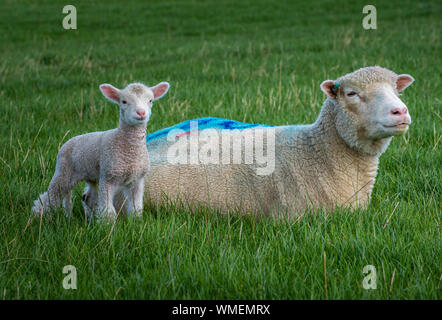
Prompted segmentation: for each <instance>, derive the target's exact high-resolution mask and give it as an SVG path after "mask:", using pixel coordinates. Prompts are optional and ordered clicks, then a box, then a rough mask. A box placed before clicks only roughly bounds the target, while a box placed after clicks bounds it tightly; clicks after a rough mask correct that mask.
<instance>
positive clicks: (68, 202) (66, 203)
mask: <svg viewBox="0 0 442 320" xmlns="http://www.w3.org/2000/svg"><path fill="white" fill-rule="evenodd" d="M63 207H64V210H65V212H66V218H69V217H70V215H71V212H72V189H71V190H69V191H68V193H67V194H66V195H65V196H64V198H63Z"/></svg>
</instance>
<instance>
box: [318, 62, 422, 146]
mask: <svg viewBox="0 0 442 320" xmlns="http://www.w3.org/2000/svg"><path fill="white" fill-rule="evenodd" d="M384 70H385V69H384ZM392 74H393V73H392ZM379 78H380V77H379ZM375 80H376V78H375ZM379 80H380V81H370V82H368V81H367V82H366V83H361V81H358V80H357V79H356V80H355V79H354V77H353V78H350V79H345V77H343V78H342V79H338V81H332V80H327V81H325V82H323V84H322V85H321V88H323V90H324V89H325V91H327V92H328V93H327V94H328V95H329V97H331V98H332V99H334V100H335V101H336V102H337V103H338V105H339V106H340V108H339V112H340V113H341V114H340V115H338V118H340V119H341V121H342V122H347V123H348V122H351V123H348V125H349V126H351V127H353V128H355V129H356V131H357V135H358V138H359V139H363V140H367V139H368V140H378V139H384V138H388V137H391V136H398V135H401V134H403V133H404V132H405V131H407V129H408V126H409V125H410V124H411V117H410V114H409V112H408V108H407V107H406V106H405V104H404V103H403V102H402V101H401V99H400V98H399V92H400V91H402V90H404V89H405V88H406V87H408V86H409V85H410V84H411V83H412V82H413V81H414V79H413V78H412V77H411V76H409V75H405V74H404V75H399V76H396V75H394V74H393V76H392V79H391V78H385V77H384V79H382V78H380V79H379ZM329 81H331V82H329ZM336 83H338V85H337V84H336ZM344 118H345V120H344V121H343V120H342V119H344Z"/></svg>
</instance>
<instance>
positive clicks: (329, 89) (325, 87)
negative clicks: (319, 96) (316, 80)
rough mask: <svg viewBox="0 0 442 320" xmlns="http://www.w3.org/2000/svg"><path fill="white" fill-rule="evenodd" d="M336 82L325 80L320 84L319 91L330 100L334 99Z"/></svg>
mask: <svg viewBox="0 0 442 320" xmlns="http://www.w3.org/2000/svg"><path fill="white" fill-rule="evenodd" d="M335 85H336V82H335V81H333V80H325V81H324V82H323V83H321V90H322V91H323V92H324V93H325V94H326V95H327V96H329V97H330V98H332V99H335V98H336V87H335Z"/></svg>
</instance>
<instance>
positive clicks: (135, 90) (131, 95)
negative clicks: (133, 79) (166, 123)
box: [100, 82, 169, 125]
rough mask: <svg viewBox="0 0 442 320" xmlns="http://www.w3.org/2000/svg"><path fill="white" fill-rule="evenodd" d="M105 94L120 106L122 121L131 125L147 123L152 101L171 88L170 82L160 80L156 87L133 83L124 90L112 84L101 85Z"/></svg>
mask: <svg viewBox="0 0 442 320" xmlns="http://www.w3.org/2000/svg"><path fill="white" fill-rule="evenodd" d="M100 90H101V92H102V93H103V95H104V96H105V97H106V98H107V99H108V100H110V101H112V102H114V103H116V104H118V105H119V106H120V118H121V121H124V122H125V123H127V124H129V125H146V123H147V122H148V121H149V119H150V115H151V108H152V103H153V102H154V101H155V100H158V99H160V98H162V97H163V96H164V95H165V94H166V93H167V90H169V83H167V82H160V83H159V84H157V85H156V86H154V87H148V86H146V85H144V84H142V83H131V84H129V85H128V86H127V87H126V88H124V89H123V90H120V89H117V88H115V87H114V86H112V85H110V84H102V85H100Z"/></svg>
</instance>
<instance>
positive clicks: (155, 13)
mask: <svg viewBox="0 0 442 320" xmlns="http://www.w3.org/2000/svg"><path fill="white" fill-rule="evenodd" d="M55 2H57V3H55ZM149 2H151V3H149ZM75 3H77V2H75ZM370 3H371V4H374V5H375V6H376V8H377V14H378V17H377V23H378V28H377V30H368V31H367V30H364V29H363V28H362V25H361V23H362V18H363V16H364V15H363V14H362V7H363V6H364V5H365V4H367V3H363V2H360V3H352V4H350V3H348V1H340V0H331V1H308V2H306V3H296V2H295V1H278V2H272V3H269V2H266V1H260V0H250V1H233V0H232V1H177V0H176V1H101V2H98V1H82V2H79V3H78V4H76V7H77V14H78V29H77V30H69V31H67V30H64V29H63V28H62V26H61V22H62V18H63V14H62V7H63V6H64V5H66V4H68V2H65V1H64V2H63V1H53V0H51V1H38V2H35V1H12V0H10V1H3V4H2V9H1V10H0V38H1V41H0V43H1V44H0V49H1V50H0V101H1V102H0V122H1V126H0V163H1V169H0V170H1V173H0V186H1V193H0V297H1V298H3V299H77V298H81V299H96V298H102V299H114V298H116V299H132V298H143V299H175V298H180V299H261V298H263V299H326V298H328V299H441V297H442V295H441V290H440V281H441V273H442V272H441V235H440V228H441V225H440V214H441V192H442V189H441V178H442V177H441V166H442V156H441V144H442V142H441V132H440V128H441V120H442V119H441V92H442V90H441V85H442V84H441V74H442V72H441V71H442V70H441V66H442V61H441V54H440V53H441V47H440V34H441V31H442V19H441V18H442V14H441V13H442V8H441V4H440V3H439V4H438V3H437V2H436V1H434V2H433V1H432V2H428V3H420V2H418V1H388V2H386V1H382V2H381V1H374V2H370ZM369 65H381V66H384V67H387V68H389V69H392V70H394V71H396V72H397V73H409V74H411V75H412V76H414V77H415V79H416V81H415V83H414V84H413V85H412V87H410V88H409V89H407V90H406V92H405V93H404V94H403V96H402V98H403V100H404V102H405V103H406V104H407V105H408V107H409V110H410V113H411V116H412V119H413V124H412V126H411V128H410V130H409V132H408V133H407V134H406V135H405V136H403V137H399V138H395V139H394V140H393V142H392V144H391V145H390V147H389V149H388V150H387V151H386V152H385V154H384V155H383V156H382V157H381V163H380V168H379V172H378V179H377V182H376V185H375V189H374V191H373V195H372V202H371V204H370V206H369V208H368V209H367V210H356V211H347V210H340V211H337V212H335V213H333V214H331V215H326V214H325V213H322V212H313V213H308V214H306V215H305V217H304V218H302V219H300V220H294V221H290V222H287V221H286V222H275V221H272V220H266V219H261V220H258V221H255V220H253V219H250V218H247V217H235V216H223V215H220V214H217V213H216V212H210V211H207V210H204V209H195V210H194V212H188V211H186V210H183V209H180V208H176V209H171V210H166V209H164V208H159V209H155V208H149V207H146V208H145V210H144V214H143V217H142V218H140V219H138V220H135V221H126V220H121V221H118V222H117V223H115V224H114V225H100V224H96V223H92V224H88V223H86V222H85V219H84V217H83V212H82V207H81V203H80V195H81V186H79V187H77V188H76V189H75V192H74V212H73V218H72V219H71V220H67V219H65V218H64V215H63V214H62V212H59V214H56V215H54V217H53V218H52V219H47V220H42V221H40V220H38V219H37V220H33V221H32V223H31V224H30V225H27V222H28V217H29V215H30V208H31V205H32V201H33V200H34V199H35V198H36V197H37V196H38V194H39V193H40V192H42V191H44V190H46V189H47V186H48V184H49V181H50V179H51V177H52V174H53V172H54V168H55V159H56V154H57V151H58V148H59V147H60V145H61V144H62V143H63V142H65V141H67V140H68V139H69V138H71V137H73V136H76V135H79V134H83V133H86V132H90V131H98V130H107V129H110V128H113V127H115V126H117V124H118V110H117V108H116V106H115V105H112V104H111V103H109V102H107V101H106V100H105V99H104V98H103V97H102V95H101V93H100V92H99V90H98V85H99V84H100V83H104V82H107V83H112V84H114V85H115V86H117V87H123V86H125V85H126V84H128V83H130V82H132V81H143V82H146V83H148V84H155V83H157V82H159V81H163V80H165V81H169V82H170V83H171V89H170V90H169V93H168V95H167V96H166V97H165V98H163V99H162V100H161V101H159V102H158V103H157V104H156V105H155V106H154V109H153V115H152V118H151V121H150V122H149V125H148V130H149V131H150V132H153V131H155V130H157V129H160V128H163V127H166V126H169V125H173V124H175V123H178V122H181V121H183V120H187V119H192V118H196V117H203V116H217V117H223V118H230V119H235V120H240V121H247V122H260V123H268V124H279V125H284V124H296V123H310V122H313V121H314V120H315V118H316V116H317V115H318V112H319V110H320V107H321V104H322V102H323V100H324V95H323V94H322V93H321V91H320V89H319V84H320V83H321V82H322V81H323V80H325V79H335V78H337V77H338V76H341V75H343V74H345V73H347V72H351V71H353V70H355V69H357V68H360V67H362V66H369ZM386 222H388V223H387V224H386ZM68 264H72V265H74V266H75V267H76V268H77V272H78V289H77V290H64V289H63V288H62V280H63V277H64V276H65V275H64V274H63V273H62V269H63V266H65V265H68ZM368 264H370V265H374V266H375V267H376V269H377V289H376V290H365V289H363V288H362V280H363V278H364V274H363V273H362V269H363V267H364V266H365V265H368ZM325 284H326V285H325Z"/></svg>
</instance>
